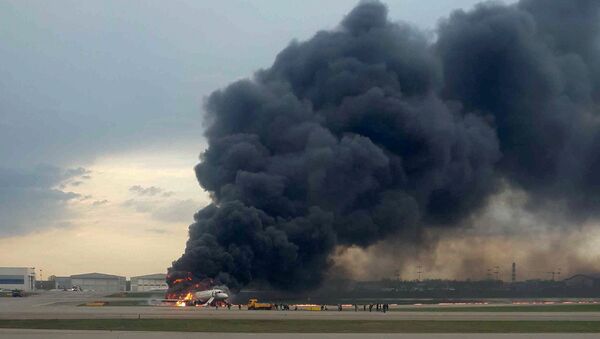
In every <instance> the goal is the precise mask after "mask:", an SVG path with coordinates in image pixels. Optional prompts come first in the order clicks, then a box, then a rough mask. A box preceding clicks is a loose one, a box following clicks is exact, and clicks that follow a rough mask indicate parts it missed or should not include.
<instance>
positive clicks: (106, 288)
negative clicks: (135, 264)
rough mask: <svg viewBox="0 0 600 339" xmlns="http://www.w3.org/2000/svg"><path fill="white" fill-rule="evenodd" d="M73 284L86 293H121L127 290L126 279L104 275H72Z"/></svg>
mask: <svg viewBox="0 0 600 339" xmlns="http://www.w3.org/2000/svg"><path fill="white" fill-rule="evenodd" d="M71 284H72V285H73V286H78V287H80V288H81V289H82V290H84V291H98V292H120V291H125V288H126V283H125V277H121V276H118V275H111V274H104V273H86V274H77V275H72V276H71Z"/></svg>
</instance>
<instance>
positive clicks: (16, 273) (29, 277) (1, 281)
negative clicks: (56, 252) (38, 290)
mask: <svg viewBox="0 0 600 339" xmlns="http://www.w3.org/2000/svg"><path fill="white" fill-rule="evenodd" d="M0 288H1V289H4V290H23V291H33V290H35V268H33V267H0Z"/></svg>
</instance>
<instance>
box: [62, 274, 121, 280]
mask: <svg viewBox="0 0 600 339" xmlns="http://www.w3.org/2000/svg"><path fill="white" fill-rule="evenodd" d="M73 278H76V279H125V277H121V276H118V275H112V274H104V273H84V274H75V275H72V276H71V279H73Z"/></svg>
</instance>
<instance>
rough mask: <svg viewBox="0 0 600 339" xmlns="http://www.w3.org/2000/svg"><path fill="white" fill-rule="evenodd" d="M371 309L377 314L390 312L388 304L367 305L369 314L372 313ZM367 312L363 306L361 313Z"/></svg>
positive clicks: (365, 306)
mask: <svg viewBox="0 0 600 339" xmlns="http://www.w3.org/2000/svg"><path fill="white" fill-rule="evenodd" d="M373 308H375V311H377V312H383V313H385V312H387V311H389V310H390V304H369V312H373ZM356 310H357V309H356V307H355V311H356ZM366 310H367V305H363V311H366Z"/></svg>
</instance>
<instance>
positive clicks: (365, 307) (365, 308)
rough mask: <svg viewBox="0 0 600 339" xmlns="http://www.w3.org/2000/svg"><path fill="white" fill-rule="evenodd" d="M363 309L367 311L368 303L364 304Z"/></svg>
mask: <svg viewBox="0 0 600 339" xmlns="http://www.w3.org/2000/svg"><path fill="white" fill-rule="evenodd" d="M363 311H365V312H366V311H367V304H364V305H363Z"/></svg>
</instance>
